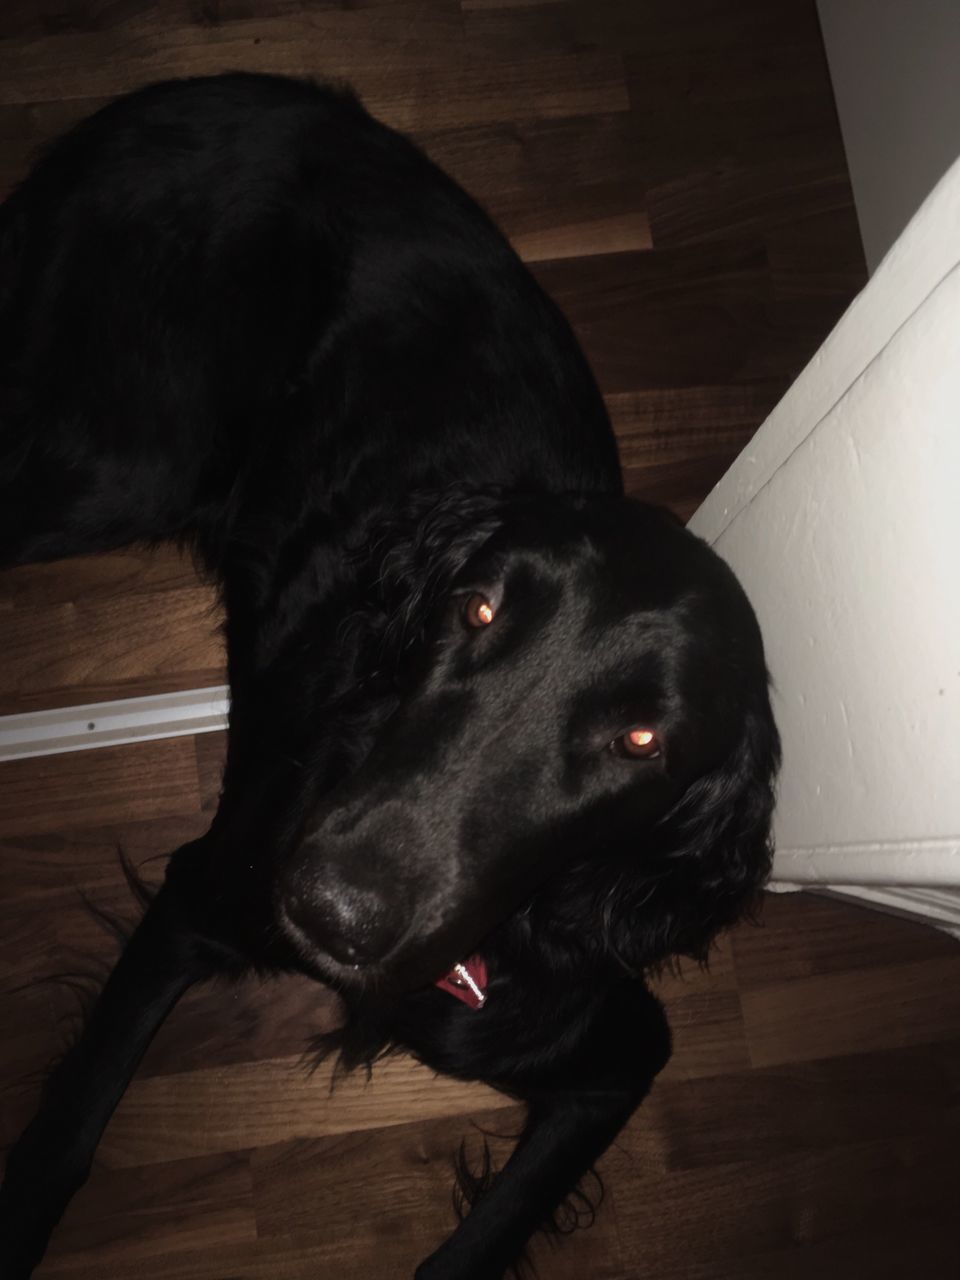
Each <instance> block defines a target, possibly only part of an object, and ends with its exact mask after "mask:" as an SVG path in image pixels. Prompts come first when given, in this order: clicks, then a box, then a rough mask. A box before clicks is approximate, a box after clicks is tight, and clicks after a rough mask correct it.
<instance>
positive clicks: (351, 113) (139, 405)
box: [0, 75, 778, 1280]
mask: <svg viewBox="0 0 960 1280" xmlns="http://www.w3.org/2000/svg"><path fill="white" fill-rule="evenodd" d="M0 262H2V285H0V290H2V292H0V342H2V345H0V362H2V366H0V370H2V371H0V432H2V435H0V556H2V560H3V562H4V563H6V564H19V563H24V562H28V561H32V560H38V559H47V558H52V557H59V556H67V555H72V554H75V553H80V552H87V551H93V550H99V549H106V548H110V547H116V546H120V545H122V544H124V543H128V542H131V541H134V540H150V541H157V540H161V539H176V540H178V541H180V542H181V543H183V544H185V545H187V546H189V547H191V548H192V549H193V551H194V553H195V555H196V557H197V559H198V562H199V563H200V564H201V565H202V566H203V567H204V568H205V569H206V570H207V571H208V572H209V573H210V574H211V575H212V576H213V578H214V579H215V580H216V581H217V583H218V584H219V586H220V589H221V592H222V596H223V602H224V605H225V609H226V634H227V642H228V653H229V670H230V681H231V686H232V696H233V703H232V709H231V726H230V738H229V749H228V759H227V767H226V773H225V777H224V782H223V791H222V796H221V802H220V806H219V810H218V812H217V814H216V817H215V819H214V821H213V824H212V826H211V829H210V831H209V832H208V834H207V835H206V836H204V837H203V838H202V839H200V840H198V841H195V842H193V843H191V844H190V845H189V846H186V847H184V848H182V849H179V850H177V851H176V852H175V853H174V854H173V856H172V858H171V860H170V863H169V869H168V872H167V876H166V880H165V883H164V885H163V887H162V888H161V890H160V891H159V893H158V895H157V896H156V898H155V899H154V900H153V902H152V903H151V904H150V905H149V906H148V908H147V910H146V914H145V915H144V918H143V921H142V923H141V924H140V926H139V927H138V929H137V930H136V932H135V934H134V935H133V937H132V939H131V940H130V942H129V944H128V946H127V948H126V949H125V951H124V954H123V956H122V958H121V960H120V962H119V964H118V966H117V968H116V969H115V971H114V973H113V974H112V976H111V977H110V979H109V981H108V982H107V984H106V987H105V989H104V992H103V994H102V996H101V998H100V1000H99V1002H98V1004H97V1005H96V1007H95V1009H94V1010H93V1012H92V1014H91V1017H90V1019H89V1022H88V1025H87V1028H86V1031H85V1033H84V1036H83V1038H82V1039H81V1040H80V1042H79V1043H78V1045H77V1046H76V1048H75V1049H74V1050H73V1051H72V1052H71V1053H70V1054H69V1055H68V1056H67V1058H66V1060H65V1061H64V1063H63V1064H62V1065H61V1066H60V1067H59V1068H58V1070H57V1071H56V1073H55V1074H54V1075H53V1077H52V1078H51V1080H50V1083H49V1086H48V1089H47V1092H46V1095H45V1099H44V1103H43V1106H42V1108H41V1110H40V1113H39V1115H38V1117H37V1118H36V1119H35V1120H34V1122H33V1123H32V1124H31V1125H30V1127H29V1128H28V1129H27V1131H26V1133H25V1134H24V1136H23V1137H22V1138H21V1140H20V1142H19V1143H18V1144H17V1145H16V1147H15V1148H14V1150H13V1152H12V1153H11V1156H10V1161H9V1166H8V1171H7V1178H6V1181H5V1183H4V1186H3V1190H2V1192H0V1270H2V1274H3V1276H4V1277H5V1278H6V1280H22V1278H23V1277H26V1276H28V1275H29V1274H30V1272H31V1270H32V1268H33V1266H34V1265H35V1264H36V1262H37V1260H38V1259H39V1258H40V1256H41V1255H42V1253H43V1250H44V1248H45V1245H46V1241H47V1238H48V1236H49V1233H50V1231H51V1230H52V1229H53V1227H54V1225H55V1223H56V1221H57V1220H58V1218H59V1216H60V1214H61V1212H62V1210H63V1207H64V1205H65V1204H66V1202H67V1200H68V1199H69V1197H70V1195H71V1194H72V1193H73V1191H74V1190H75V1189H76V1187H77V1186H79V1185H80V1184H81V1183H82V1182H83V1180H84V1178H85V1177H86V1174H87V1171H88V1168H89V1164H90V1160H91V1157H92V1154H93V1151H94V1148H95V1146H96V1143H97V1140H98V1138H99V1135H100V1132H101V1131H102V1128H103V1125H104V1124H105V1123H106V1121H107V1119H108V1118H109V1115H110V1113H111V1111H112V1109H113V1107H114V1105H115V1104H116V1101H117V1100H118V1098H119V1097H120V1095H121V1093H122V1091H123V1089H124V1087H125V1085H126V1082H127V1081H128V1079H129V1077H130V1075H131V1074H132V1072H133V1071H134V1070H135V1068H136V1064H137V1062H138V1060H139V1058H140V1056H141V1055H142V1053H143V1051H144V1049H145V1047H146V1045H147V1044H148V1043H149V1040H150V1038H151V1036H152V1034H153V1033H154V1031H155V1030H156V1027H157V1026H158V1025H159V1023H160V1021H161V1020H162V1018H163V1017H164V1015H165V1014H166V1012H167V1011H168V1010H169V1009H170V1008H171V1007H172V1005H173V1004H174V1003H175V1001H176V1000H177V998H178V997H179V995H180V994H181V993H182V992H183V991H184V990H185V989H186V988H187V987H188V986H190V984H191V983H193V982H196V981H200V980H203V979H206V978H209V977H211V976H213V975H215V974H218V973H228V974H229V973H240V972H242V971H244V970H245V969H248V968H250V967H251V966H254V967H257V968H259V969H261V970H264V971H281V970H290V969H297V970H302V971H306V972H307V973H310V974H313V975H314V976H316V977H317V978H318V979H320V980H321V981H324V982H328V983H331V984H333V985H334V986H336V987H337V988H338V989H340V991H341V992H342V995H343V998H344V1001H345V1005H346V1010H347V1015H346V1022H345V1024H344V1027H343V1028H342V1030H341V1031H340V1032H338V1033H337V1034H336V1036H334V1037H332V1038H327V1039H325V1040H323V1041H322V1042H321V1043H319V1044H318V1045H317V1046H316V1047H317V1049H318V1051H319V1052H320V1053H321V1054H325V1053H330V1052H337V1053H339V1054H340V1055H341V1060H342V1063H343V1064H344V1065H345V1066H346V1067H353V1066H356V1065H360V1064H365V1063H366V1064H369V1063H370V1062H371V1061H372V1060H373V1059H374V1058H376V1057H377V1056H379V1055H380V1054H382V1053H384V1052H388V1051H390V1050H391V1049H393V1048H396V1047H400V1048H405V1049H409V1050H410V1051H412V1052H413V1053H414V1054H415V1055H417V1056H418V1057H419V1058H420V1059H421V1060H423V1061H424V1062H426V1063H428V1064H430V1065H431V1066H433V1067H435V1068H436V1069H437V1070H439V1071H443V1072H447V1073H449V1074H451V1075H454V1076H459V1077H462V1078H464V1079H480V1080H485V1081H488V1082H489V1083H491V1084H493V1085H495V1086H496V1087H498V1088H501V1089H504V1090H506V1091H507V1092H509V1093H511V1094H513V1095H515V1096H517V1097H518V1098H521V1099H523V1100H524V1101H525V1102H526V1103H527V1105H528V1113H529V1114H528V1121H527V1124H526V1126H525V1128H524V1131H523V1134H522V1135H521V1137H520V1140H519V1142H518V1145H517V1148H516V1152H515V1154H514V1155H513V1156H512V1158H511V1159H510V1161H509V1162H508V1164H507V1165H506V1167H505V1169H504V1170H503V1171H502V1172H501V1173H499V1174H498V1175H496V1176H494V1175H493V1171H492V1170H490V1169H487V1170H486V1171H483V1170H481V1173H480V1175H479V1176H478V1177H477V1178H476V1179H475V1180H474V1181H473V1182H472V1183H471V1180H470V1178H469V1177H467V1176H466V1175H465V1176H464V1178H463V1183H464V1186H465V1188H466V1189H467V1190H470V1188H471V1186H472V1189H473V1192H474V1195H473V1201H474V1203H473V1206H472V1209H471V1210H470V1212H469V1213H468V1214H467V1215H466V1217H465V1218H464V1220H463V1221H462V1223H461V1225H460V1226H459V1228H458V1229H457V1230H456V1231H455V1232H454V1234H453V1235H452V1236H451V1238H450V1239H449V1240H448V1241H447V1242H446V1243H445V1244H442V1245H441V1246H440V1247H439V1248H438V1250H437V1251H436V1252H435V1253H434V1254H433V1255H431V1257H430V1258H428V1259H427V1260H426V1261H425V1262H424V1263H423V1264H422V1265H421V1266H420V1268H419V1269H418V1271H417V1275H418V1277H419V1278H420V1280H442V1278H446V1280H453V1278H454V1277H456V1278H457V1280H468V1278H469V1277H475V1278H476V1280H492V1278H493V1277H498V1276H501V1275H502V1274H503V1273H504V1271H505V1269H506V1268H507V1267H508V1266H509V1265H510V1264H511V1263H512V1262H513V1261H514V1260H516V1258H517V1257H518V1255H519V1254H520V1253H521V1251H522V1249H523V1247H524V1244H525V1242H526V1241H527V1239H528V1237H529V1236H530V1234H531V1232H533V1231H534V1230H535V1229H536V1228H537V1226H538V1225H541V1224H543V1223H545V1222H547V1221H549V1220H550V1219H551V1216H552V1215H553V1214H554V1213H555V1211H556V1210H557V1208H558V1206H559V1205H561V1204H562V1202H563V1201H564V1200H565V1198H566V1197H568V1196H569V1195H570V1194H571V1193H572V1192H573V1191H574V1189H575V1188H576V1187H577V1185H578V1183H579V1181H580V1179H581V1178H582V1177H583V1176H584V1175H585V1174H586V1172H587V1171H588V1170H589V1169H590V1168H591V1166H592V1164H593V1162H594V1161H595V1160H596V1159H597V1157H599V1156H600V1155H601V1154H602V1152H603V1151H604V1149H605V1148H606V1147H607V1145H608V1144H609V1143H610V1142H611V1141H612V1140H613V1138H614V1137H615V1136H616V1134H617V1132H618V1131H619V1129H620V1128H621V1126H622V1125H623V1124H624V1123H625V1121H626V1120H627V1118H628V1117H629V1116H630V1114H631V1113H632V1111H633V1110H634V1108H635V1107H636V1106H637V1105H638V1103H639V1102H640V1101H641V1099H642V1098H643V1097H644V1095H645V1094H646V1092H647V1091H648V1089H649V1087H650V1084H651V1082H652V1081H653V1078H654V1077H655V1076H656V1074H657V1072H658V1071H659V1070H660V1068H661V1067H662V1066H663V1064H664V1062H665V1061H666V1060H667V1057H668V1055H669V1033H668V1030H667V1025H666V1022H665V1019H664V1015H663V1011H662V1009H661V1007H660V1005H659V1004H658V1002H657V1001H656V1000H655V999H654V998H653V996H652V995H651V994H650V993H649V992H648V990H647V987H646V985H645V982H644V978H645V975H646V974H648V973H649V972H650V971H651V970H653V969H655V968H656V967H657V966H659V965H661V964H662V963H664V962H666V961H668V960H670V959H671V958H672V957H674V956H677V955H680V954H687V955H691V956H694V957H696V958H698V959H703V958H704V957H705V956H706V954H707V952H708V949H709V947H710V944H711V942H712V940H713V938H714V937H715V935H716V934H717V932H718V930H720V929H722V928H723V927H725V926H726V925H729V924H730V923H732V922H733V921H735V920H736V919H737V918H738V917H739V916H741V915H742V914H743V913H744V911H745V910H746V909H748V907H749V905H750V903H751V901H752V899H753V897H754V894H755V892H756V890H757V888H758V886H759V885H760V884H761V882H762V881H763V879H764V876H765V875H766V873H767V871H768V866H769V822H770V813H771V806H772V780H773V776H774V773H775V769H776V765H777V758H778V743H777V735H776V730H775V728H774V725H773V721H772V719H771V714H770V707H769V703H768V696H767V679H766V671H765V667H764V659H763V651H762V646H761V641H760V636H759V632H758V629H757V626H756V622H755V620H754V618H753V614H752V612H751V610H750V607H749V605H748V604H747V602H746V600H745V598H744V596H743V593H742V592H741V590H740V588H739V587H738V585H737V583H736V581H735V580H734V577H733V575H732V574H731V573H730V572H729V570H728V569H727V568H726V567H725V566H724V565H723V563H722V562H721V561H720V560H719V559H718V558H717V557H716V556H715V555H714V554H713V553H712V552H711V551H710V550H709V549H708V548H707V547H706V546H705V545H704V544H703V543H701V542H699V541H698V540H697V539H696V538H694V537H692V536H691V535H690V534H688V533H687V532H686V531H685V530H684V529H683V528H682V527H681V526H680V525H679V524H678V523H677V522H676V521H675V520H674V519H673V518H671V517H670V516H668V515H666V514H665V513H662V512H659V511H657V510H656V509H654V508H651V507H648V506H645V505H643V504H640V503H636V502H632V501H629V500H627V499H625V498H624V497H623V493H622V485H621V478H620V472H619V468H618V463H617V457H616V450H615V446H614V441H613V436H612V433H611V430H610V426H609V422H608V419H607V415H606V412H605V409H604V405H603V401H602V399H601V397H600V395H599V393H598V391H597V388H596V385H595V383H594V381H593V378H592V376H591V374H590V371H589V369H588V367H587V365H586V362H585V360H584V358H583V355H582V354H581V352H580V350H579V348H578V346H577V344H576V342H575V341H574V338H573V336H572V334H571V332H570V330H569V328H568V326H567V324H566V322H565V321H564V319H563V318H562V316H561V315H560V314H559V313H558V311H557V310H556V308H555V307H554V306H553V305H552V304H551V303H550V301H549V300H548V299H547V298H546V297H545V296H544V295H543V293H542V292H541V291H540V290H539V288H538V287H537V285H536V284H535V282H534V281H533V279H532V278H531V276H530V275H529V274H528V273H527V272H526V270H525V269H524V268H523V266H522V265H521V263H520V262H519V260H518V259H517V258H516V257H515V255H514V254H513V253H512V251H511V250H510V249H509V247H508V246H507V244H506V242H505V241H504V240H503V238H502V237H501V236H500V235H499V233H498V232H497V231H496V230H495V228H494V227H493V226H492V225H491V224H490V222H489V221H488V219H487V218H486V217H485V215H484V214H483V213H482V212H481V210H480V209H479V208H478V207H477V206H476V205H475V204H474V203H473V202H472V201H471V200H470V199H469V197H467V196H466V195H465V194H464V193H463V192H462V191H461V190H459V188H457V187H456V186H455V185H454V184H453V183H452V182H451V181H450V180H449V179H447V178H446V177H445V176H444V175H443V174H442V173H440V172H439V171H438V170H437V169H436V168H435V167H434V166H433V165H432V164H431V163H430V162H429V161H428V160H427V159H426V158H425V157H424V156H423V155H422V154H421V153H420V152H419V151H418V150H417V149H416V148H415V147H414V146H413V145H411V144H410V143H409V142H407V141H406V140H404V139H403V138H401V137H400V136H398V135H397V134H395V133H393V132H392V131H390V130H389V129H387V128H385V127H383V126H382V125H380V124H378V123H376V122H375V121H373V120H371V119H370V117H369V116H368V115H367V114H366V113H365V112H364V111H363V109H362V108H361V106H360V105H359V104H358V103H357V102H356V100H355V99H354V98H353V97H352V96H350V94H348V93H345V92H340V91H335V90H332V89H329V88H320V87H316V86H314V85H311V84H307V83H301V82H296V81H289V80H282V79H277V78H270V77H259V76H250V75H231V76H225V77H222V78H215V79H208V80H197V81H183V82H179V83H173V84H166V85H159V86H155V87H153V88H149V89H146V90H144V91H142V92H140V93H137V94H134V95H132V96H130V97H128V98H126V99H122V100H120V101H118V102H117V103H115V104H113V105H111V106H109V107H107V108H106V109H105V110H103V111H101V112H99V113H98V114H97V115H95V116H93V117H92V118H91V119H89V120H88V121H86V122H85V123H83V124H82V125H80V126H79V128H77V129H76V130H74V131H73V133H71V134H70V135H69V136H67V137H66V138H64V139H63V140H61V141H60V142H58V143H57V144H56V145H54V146H53V147H52V148H51V149H50V150H49V152H48V153H47V154H46V155H45V156H44V158H43V159H42V160H41V161H40V163H39V164H38V165H37V167H36V169H35V171H34V172H33V174H32V175H31V176H30V177H29V178H28V179H27V180H26V182H25V183H24V184H23V185H22V187H20V188H19V189H18V190H17V191H16V192H15V193H14V194H13V195H12V196H11V198H10V199H9V200H8V202H7V203H6V205H5V206H4V207H3V209H2V213H0ZM478 592H479V593H482V594H483V595H484V596H485V597H486V598H487V599H488V600H489V601H490V602H491V603H492V605H493V606H494V608H495V611H496V612H495V617H494V620H493V622H492V623H491V624H490V625H489V626H485V627H478V626H471V625H469V621H468V620H465V613H464V604H465V601H467V600H469V598H470V597H471V596H472V595H474V594H476V593H478ZM638 726H645V727H652V728H655V729H656V731H657V734H658V736H659V741H660V745H661V752H660V754H659V755H658V756H655V757H652V758H650V759H625V758H623V757H622V755H620V754H618V753H617V752H616V751H614V750H612V749H611V744H615V743H616V742H617V741H618V740H619V739H620V738H621V736H622V735H623V734H624V733H625V732H626V731H628V730H631V729H633V728H636V727H638ZM473 951H478V952H479V953H480V954H481V955H482V956H483V958H484V960H485V962H486V965H487V967H488V971H489V999H488V1003H487V1005H486V1007H485V1008H483V1009H482V1010H479V1011H475V1010H471V1009H468V1008H467V1007H466V1006H465V1005H464V1004H461V1003H459V1002H457V1001H455V1000H454V999H453V998H451V996H450V995H448V994H445V993H443V992H442V991H439V990H437V988H436V987H435V986H434V985H433V982H434V981H435V980H436V979H437V978H439V977H441V976H442V975H443V974H444V973H445V972H447V971H448V970H449V969H450V967H451V966H452V965H453V964H454V963H455V962H457V961H459V960H461V959H463V958H464V957H465V954H466V953H467V952H473Z"/></svg>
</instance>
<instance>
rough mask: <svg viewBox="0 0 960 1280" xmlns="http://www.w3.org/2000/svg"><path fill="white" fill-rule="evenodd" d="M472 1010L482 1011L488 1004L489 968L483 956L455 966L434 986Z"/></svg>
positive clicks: (474, 957) (471, 957) (472, 957)
mask: <svg viewBox="0 0 960 1280" xmlns="http://www.w3.org/2000/svg"><path fill="white" fill-rule="evenodd" d="M433 985H434V986H435V987H439V988H440V990H441V991H447V992H449V993H450V995H452V996H456V997H457V999H458V1000H462V1001H463V1003H464V1004H465V1005H467V1006H469V1008H471V1009H482V1008H483V1006H484V1005H485V1004H486V1003H487V966H486V962H485V961H484V959H483V956H470V958H469V959H468V960H464V961H463V962H462V963H461V964H455V965H454V966H453V968H452V969H451V970H450V972H449V973H448V974H447V976H446V977H445V978H440V979H439V981H437V982H435V983H434V984H433Z"/></svg>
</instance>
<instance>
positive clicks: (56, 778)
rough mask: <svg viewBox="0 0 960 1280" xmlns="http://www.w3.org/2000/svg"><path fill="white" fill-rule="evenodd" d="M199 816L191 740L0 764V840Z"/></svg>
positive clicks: (168, 741) (77, 752) (195, 767)
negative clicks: (54, 829)
mask: <svg viewBox="0 0 960 1280" xmlns="http://www.w3.org/2000/svg"><path fill="white" fill-rule="evenodd" d="M199 808H200V794H199V789H198V785H197V763H196V756H195V754H194V750H193V742H192V740H191V739H190V738H168V739H166V740H165V741H160V742H144V743H139V744H137V745H136V746H131V747H103V748H99V749H97V750H94V751H76V752H68V753H66V754H64V755H56V756H40V757H38V758H35V759H32V760H12V761H7V762H5V763H4V764H0V834H2V835H24V834H29V833H31V832H44V831H49V830H50V828H51V826H52V825H53V824H54V823H56V824H57V825H62V827H65V828H66V829H68V830H69V829H70V828H72V827H77V826H91V825H103V824H104V823H105V822H111V823H116V822H123V821H134V820H136V819H146V818H152V817H156V818H162V817H168V816H172V815H179V814H182V813H184V812H185V811H186V812H191V811H194V810H199Z"/></svg>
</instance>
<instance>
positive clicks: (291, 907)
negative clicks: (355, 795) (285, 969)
mask: <svg viewBox="0 0 960 1280" xmlns="http://www.w3.org/2000/svg"><path fill="white" fill-rule="evenodd" d="M351 863H352V865H351ZM363 863H364V859H362V858H360V857H357V858H356V859H355V860H354V859H352V860H351V862H350V863H348V864H347V865H346V866H341V865H338V864H337V863H331V862H329V861H320V862H318V863H314V862H312V861H311V862H308V863H306V864H305V865H303V866H301V867H300V868H299V869H298V870H297V872H295V873H294V875H293V876H292V877H289V878H288V881H287V885H286V891H285V893H284V894H283V909H284V913H285V915H286V917H287V918H288V920H289V921H290V922H291V924H293V925H294V926H295V928H296V929H297V930H298V931H299V932H300V933H301V934H302V935H303V936H304V937H305V938H306V939H307V940H308V941H309V942H310V943H311V944H312V945H313V946H316V947H319V948H321V949H322V950H323V951H325V952H327V953H328V954H329V955H330V956H332V957H333V959H334V960H336V961H338V962H339V963H340V964H344V965H371V964H376V963H377V962H378V961H380V960H383V959H384V958H385V957H386V956H388V955H389V954H390V952H391V951H392V950H393V949H394V948H395V946H396V945H397V943H398V942H399V941H400V939H401V937H402V936H403V933H404V931H405V929H406V926H407V920H408V914H407V911H406V910H405V906H404V904H405V898H406V895H405V894H404V893H403V891H402V889H398V887H397V886H396V885H393V886H392V891H391V893H390V894H389V896H388V895H387V894H386V893H385V892H384V891H383V888H382V886H378V885H377V884H376V883H375V880H374V878H372V877H369V876H365V875H364V874H363ZM385 883H389V881H387V882H385Z"/></svg>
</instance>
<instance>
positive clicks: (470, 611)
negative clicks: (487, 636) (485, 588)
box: [463, 592, 495, 627]
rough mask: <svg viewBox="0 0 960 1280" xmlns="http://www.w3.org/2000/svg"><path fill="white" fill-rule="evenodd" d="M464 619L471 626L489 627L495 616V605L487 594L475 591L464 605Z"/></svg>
mask: <svg viewBox="0 0 960 1280" xmlns="http://www.w3.org/2000/svg"><path fill="white" fill-rule="evenodd" d="M463 616H464V620H465V621H466V623H467V626H469V627H489V625H490V623H491V622H492V621H493V619H494V617H495V612H494V608H493V605H492V604H491V603H490V601H489V600H488V599H487V597H486V596H482V595H480V593H479V592H475V593H474V594H473V595H472V596H469V597H468V598H467V602H466V604H465V605H464V606H463Z"/></svg>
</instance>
